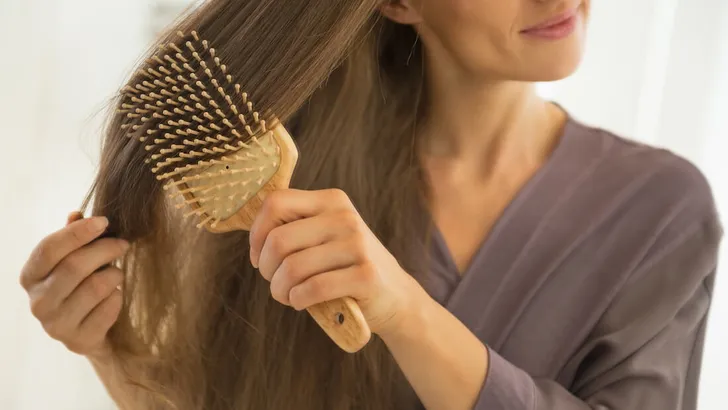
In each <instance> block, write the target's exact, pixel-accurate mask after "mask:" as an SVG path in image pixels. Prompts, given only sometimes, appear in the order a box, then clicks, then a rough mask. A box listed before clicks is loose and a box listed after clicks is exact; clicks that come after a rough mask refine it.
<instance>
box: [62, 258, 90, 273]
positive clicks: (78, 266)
mask: <svg viewBox="0 0 728 410" xmlns="http://www.w3.org/2000/svg"><path fill="white" fill-rule="evenodd" d="M85 269H86V264H85V263H84V260H83V258H80V257H79V256H77V255H76V254H71V255H69V256H67V257H66V258H65V259H64V260H63V261H62V262H61V264H60V265H59V271H62V272H67V273H69V274H74V275H76V274H83V273H84V271H85Z"/></svg>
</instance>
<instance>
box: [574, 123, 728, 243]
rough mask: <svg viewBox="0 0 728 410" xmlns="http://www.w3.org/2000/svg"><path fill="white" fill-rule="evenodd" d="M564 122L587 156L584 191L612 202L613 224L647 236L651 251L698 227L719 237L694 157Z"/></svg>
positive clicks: (710, 199) (711, 204) (705, 184)
mask: <svg viewBox="0 0 728 410" xmlns="http://www.w3.org/2000/svg"><path fill="white" fill-rule="evenodd" d="M568 127H569V130H568V132H570V133H571V135H570V138H571V139H572V140H574V144H573V145H574V146H579V147H580V151H581V152H583V153H585V154H584V155H587V156H588V157H590V159H591V161H590V162H589V164H590V165H589V169H588V170H587V171H586V174H587V175H588V177H587V179H588V182H587V183H584V184H582V185H584V189H585V190H586V191H587V195H585V197H587V196H588V198H589V199H588V201H591V202H592V203H594V202H604V203H609V204H611V205H609V208H610V211H611V212H610V213H612V214H613V215H612V218H611V219H612V222H614V223H616V225H619V226H621V227H623V228H624V227H628V226H632V227H633V228H632V232H633V234H634V235H637V233H639V234H640V235H643V236H644V237H643V239H644V240H649V241H650V242H652V245H653V247H652V249H651V250H652V251H653V252H658V251H659V250H660V249H665V248H669V247H670V246H673V244H674V243H677V242H679V241H681V240H684V238H685V237H687V236H688V235H689V232H691V231H697V230H701V231H702V232H703V233H704V234H705V235H706V236H705V237H704V240H705V241H709V242H713V243H717V242H718V241H719V240H720V238H721V236H722V227H721V224H720V218H719V216H718V212H717V207H716V205H715V201H714V195H713V192H712V188H711V185H710V183H709V181H708V179H707V178H706V176H705V175H704V173H703V172H702V171H701V170H700V169H699V168H698V167H697V166H696V165H695V164H694V163H692V162H691V161H689V160H688V159H686V158H684V157H683V156H680V155H678V154H676V153H674V152H672V151H670V150H668V149H665V148H661V147H657V146H652V145H649V144H645V143H641V142H638V141H636V140H633V139H630V138H628V137H625V136H621V135H617V134H615V133H613V132H610V131H608V130H605V129H603V128H599V127H595V126H590V125H587V124H584V123H581V122H578V121H576V120H573V119H570V122H569V124H568ZM595 206H596V207H597V208H598V207H599V206H601V204H599V205H595ZM617 221H619V222H622V223H618V222H617ZM651 253H652V252H651Z"/></svg>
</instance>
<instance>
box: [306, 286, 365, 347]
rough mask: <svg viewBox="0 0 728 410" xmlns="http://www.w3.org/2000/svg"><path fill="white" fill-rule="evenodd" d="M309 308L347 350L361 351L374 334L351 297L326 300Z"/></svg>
mask: <svg viewBox="0 0 728 410" xmlns="http://www.w3.org/2000/svg"><path fill="white" fill-rule="evenodd" d="M307 310H308V313H309V314H310V315H311V317H313V319H314V320H315V321H316V323H318V324H319V326H321V328H322V329H323V330H324V332H326V334H327V335H328V336H329V338H331V340H333V342H334V343H336V344H337V345H338V346H339V347H340V348H341V349H342V350H344V351H345V352H348V353H355V352H357V351H359V350H360V349H361V348H363V347H364V346H365V345H366V344H367V343H368V342H369V339H370V338H371V336H372V333H371V330H369V325H368V324H367V322H366V320H365V319H364V315H363V314H362V313H361V309H360V308H359V305H358V304H357V303H356V301H355V300H354V299H352V298H350V297H344V298H341V299H336V300H332V301H329V302H324V303H321V304H318V305H315V306H312V307H310V308H308V309H307Z"/></svg>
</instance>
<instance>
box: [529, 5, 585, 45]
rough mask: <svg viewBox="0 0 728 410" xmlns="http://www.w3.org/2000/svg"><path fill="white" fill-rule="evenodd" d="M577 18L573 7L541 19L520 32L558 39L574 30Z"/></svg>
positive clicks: (576, 10)
mask: <svg viewBox="0 0 728 410" xmlns="http://www.w3.org/2000/svg"><path fill="white" fill-rule="evenodd" d="M577 18H578V9H577V8H574V9H571V10H568V11H566V12H564V13H561V14H559V15H557V16H554V17H552V18H550V19H548V20H546V21H543V22H541V23H539V24H537V25H535V26H531V27H528V28H526V29H524V30H521V34H524V35H527V36H531V37H540V38H546V39H559V38H563V37H566V36H568V35H569V34H571V33H572V32H573V31H574V27H575V26H576V21H577Z"/></svg>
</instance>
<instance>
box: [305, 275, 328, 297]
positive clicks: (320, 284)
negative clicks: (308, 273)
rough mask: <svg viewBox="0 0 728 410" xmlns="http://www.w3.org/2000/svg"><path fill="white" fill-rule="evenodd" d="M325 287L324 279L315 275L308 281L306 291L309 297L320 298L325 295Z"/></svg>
mask: <svg viewBox="0 0 728 410" xmlns="http://www.w3.org/2000/svg"><path fill="white" fill-rule="evenodd" d="M327 288H328V286H327V284H326V281H324V280H321V279H320V278H318V277H316V278H313V279H312V280H310V281H309V283H308V286H307V289H306V293H308V296H309V297H311V299H315V300H322V299H323V298H324V297H325V296H326V293H327Z"/></svg>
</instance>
